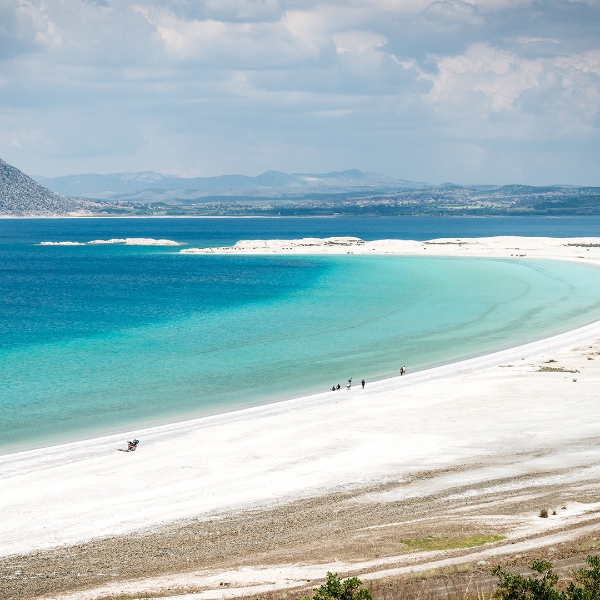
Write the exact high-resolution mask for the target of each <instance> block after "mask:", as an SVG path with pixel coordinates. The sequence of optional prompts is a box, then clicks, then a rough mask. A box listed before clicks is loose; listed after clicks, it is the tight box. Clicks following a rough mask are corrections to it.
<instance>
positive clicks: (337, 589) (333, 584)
mask: <svg viewBox="0 0 600 600" xmlns="http://www.w3.org/2000/svg"><path fill="white" fill-rule="evenodd" d="M361 585H362V581H361V580H360V579H358V578H357V577H351V578H350V579H346V580H345V581H342V580H341V578H340V577H338V575H337V573H327V582H326V583H324V584H323V585H322V586H321V587H318V588H317V589H316V590H315V595H314V596H313V597H312V598H311V597H310V596H304V597H303V598H300V600H373V599H372V597H371V592H369V590H368V589H366V588H363V589H359V588H360V586H361Z"/></svg>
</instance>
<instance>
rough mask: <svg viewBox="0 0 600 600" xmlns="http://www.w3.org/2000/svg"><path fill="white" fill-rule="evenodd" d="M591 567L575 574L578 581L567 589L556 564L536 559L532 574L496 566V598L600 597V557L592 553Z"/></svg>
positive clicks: (599, 599) (584, 599)
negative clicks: (514, 573) (560, 579)
mask: <svg viewBox="0 0 600 600" xmlns="http://www.w3.org/2000/svg"><path fill="white" fill-rule="evenodd" d="M586 562H587V565H588V567H589V569H580V570H578V571H575V572H574V573H573V579H574V582H572V583H569V585H568V586H567V589H566V590H565V591H562V590H560V589H559V588H558V587H557V585H556V584H557V583H558V577H557V576H556V575H555V574H554V572H553V571H552V563H550V562H548V561H545V560H536V561H534V562H533V563H532V564H531V569H532V571H534V573H533V574H532V575H529V576H527V577H524V576H523V575H513V574H512V573H507V572H506V571H505V570H504V569H502V567H496V568H494V569H493V571H492V572H493V573H494V575H497V576H498V590H497V591H496V598H499V599H500V600H600V557H599V556H588V557H587V559H586Z"/></svg>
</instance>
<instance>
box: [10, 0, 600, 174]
mask: <svg viewBox="0 0 600 600" xmlns="http://www.w3.org/2000/svg"><path fill="white" fill-rule="evenodd" d="M0 157H1V158H4V159H5V160H6V161H7V162H9V163H11V164H14V165H16V166H17V167H19V168H21V169H22V170H24V171H25V172H27V173H30V174H36V175H47V176H54V175H65V174H70V173H81V172H97V173H108V172H118V171H143V170H153V171H159V172H163V173H172V174H177V175H182V176H192V175H193V176H196V175H219V174H225V173H244V174H248V175H256V174H259V173H261V172H262V171H265V170H268V169H276V170H281V171H287V172H298V171H302V172H325V171H332V170H343V169H349V168H354V167H356V168H359V169H362V170H369V171H377V172H380V173H384V174H387V175H392V176H395V177H400V178H403V179H412V180H420V181H430V182H442V181H454V182H461V183H507V182H522V183H533V184H550V183H579V184H595V185H600V0H588V1H584V2H574V1H564V0H551V1H548V2H545V1H542V2H532V1H530V0H470V1H469V2H462V1H460V0H442V1H431V0H346V1H342V0H322V1H318V0H316V1H313V0H305V1H300V0H131V1H128V0H0Z"/></svg>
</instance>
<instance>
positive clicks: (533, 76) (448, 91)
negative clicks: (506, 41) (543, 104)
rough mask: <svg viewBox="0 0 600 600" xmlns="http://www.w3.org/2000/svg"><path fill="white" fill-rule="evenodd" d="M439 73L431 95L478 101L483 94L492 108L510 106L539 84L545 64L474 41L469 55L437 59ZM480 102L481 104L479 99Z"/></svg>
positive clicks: (438, 100) (455, 101)
mask: <svg viewBox="0 0 600 600" xmlns="http://www.w3.org/2000/svg"><path fill="white" fill-rule="evenodd" d="M437 66H438V70H439V72H438V74H437V75H435V76H432V77H430V79H431V81H432V82H433V87H432V89H431V91H430V92H429V93H428V94H427V98H428V99H429V101H431V102H434V103H441V104H445V105H447V104H463V105H464V104H465V103H467V104H468V105H469V106H471V105H472V104H474V103H475V102H476V100H475V102H474V99H473V96H476V97H482V98H483V104H484V106H485V107H487V108H489V109H490V110H492V111H500V110H505V109H509V108H511V107H512V106H513V103H514V101H515V100H516V99H517V98H519V96H520V95H521V94H522V92H523V91H525V90H528V89H531V88H535V87H537V86H538V85H539V80H538V78H539V76H540V74H541V73H542V71H543V66H542V65H541V63H540V62H539V61H533V60H529V59H526V58H522V57H519V56H517V55H515V54H513V53H512V52H507V51H505V50H500V49H498V48H494V47H492V46H490V45H489V44H486V43H478V44H473V45H472V46H471V47H470V48H469V49H468V50H467V52H466V53H465V54H462V55H460V56H447V57H444V58H440V59H438V61H437ZM477 104H481V103H479V102H477Z"/></svg>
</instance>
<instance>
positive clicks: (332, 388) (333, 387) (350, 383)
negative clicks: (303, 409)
mask: <svg viewBox="0 0 600 600" xmlns="http://www.w3.org/2000/svg"><path fill="white" fill-rule="evenodd" d="M405 374H406V367H405V366H402V367H400V375H405ZM360 383H361V385H362V389H363V390H364V389H365V384H366V381H365V380H364V379H363V380H362V381H361V382H360ZM351 387H352V377H350V379H348V383H347V384H346V389H347V390H349V389H350V388H351ZM341 389H342V386H341V385H340V384H339V383H338V384H337V385H333V386H331V391H332V392H337V391H338V390H341Z"/></svg>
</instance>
